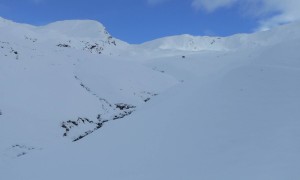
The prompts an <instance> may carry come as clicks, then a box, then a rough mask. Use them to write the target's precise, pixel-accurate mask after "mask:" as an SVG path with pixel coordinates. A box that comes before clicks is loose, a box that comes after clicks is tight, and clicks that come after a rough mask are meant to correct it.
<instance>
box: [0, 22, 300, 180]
mask: <svg viewBox="0 0 300 180" xmlns="http://www.w3.org/2000/svg"><path fill="white" fill-rule="evenodd" d="M299 48H300V23H299V22H296V23H293V24H288V25H284V26H281V27H278V28H275V29H272V30H270V31H266V32H258V33H255V34H238V35H234V36H230V37H193V36H190V35H182V36H173V37H166V38H162V39H158V40H153V41H151V42H146V43H143V44H140V45H130V44H128V43H126V42H123V41H121V40H118V39H115V38H114V37H112V36H111V35H110V34H109V33H108V32H107V31H106V30H105V27H104V26H103V25H102V24H100V23H98V22H96V21H90V20H88V21H74V20H73V21H61V22H55V23H52V24H49V25H47V26H42V27H35V26H31V25H26V24H18V23H15V22H12V21H9V20H5V19H2V18H0V179H1V180H2V179H3V180H24V179H26V180H27V179H28V180H54V179H55V180H60V179H72V180H77V179H78V180H79V179H103V180H166V179H172V180H182V179H186V180H299V179H300V171H299V169H300V143H299V142H300V52H299Z"/></svg>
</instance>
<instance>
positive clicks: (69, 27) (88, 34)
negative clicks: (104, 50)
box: [44, 20, 108, 38]
mask: <svg viewBox="0 0 300 180" xmlns="http://www.w3.org/2000/svg"><path fill="white" fill-rule="evenodd" d="M44 27H45V28H47V29H49V30H52V31H57V32H59V33H61V34H65V35H67V36H70V37H79V38H102V37H103V36H104V35H107V34H108V32H107V31H106V30H105V27H104V26H103V24H101V23H100V22H98V21H94V20H65V21H57V22H54V23H50V24H48V25H46V26H44Z"/></svg>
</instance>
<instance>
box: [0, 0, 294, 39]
mask: <svg viewBox="0 0 300 180" xmlns="http://www.w3.org/2000/svg"><path fill="white" fill-rule="evenodd" d="M299 7H300V1H299V0H0V16H1V17H3V18H6V19H10V20H13V21H16V22H22V23H29V24H33V25H45V24H47V23H50V22H53V21H57V20H66V19H93V20H97V21H100V22H101V23H103V24H104V25H105V27H106V28H107V30H108V31H109V32H110V33H111V34H112V35H113V36H115V37H117V38H119V39H121V40H124V41H127V42H129V43H141V42H145V41H148V40H152V39H155V38H159V37H163V36H170V35H177V34H192V35H217V36H228V35H232V34H236V33H249V32H253V31H255V30H261V29H269V28H272V27H274V26H277V25H279V24H284V23H288V22H292V21H296V20H298V19H299V18H300V10H299ZM298 11H299V12H298Z"/></svg>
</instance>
